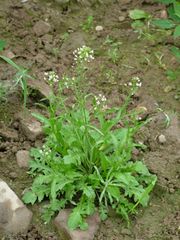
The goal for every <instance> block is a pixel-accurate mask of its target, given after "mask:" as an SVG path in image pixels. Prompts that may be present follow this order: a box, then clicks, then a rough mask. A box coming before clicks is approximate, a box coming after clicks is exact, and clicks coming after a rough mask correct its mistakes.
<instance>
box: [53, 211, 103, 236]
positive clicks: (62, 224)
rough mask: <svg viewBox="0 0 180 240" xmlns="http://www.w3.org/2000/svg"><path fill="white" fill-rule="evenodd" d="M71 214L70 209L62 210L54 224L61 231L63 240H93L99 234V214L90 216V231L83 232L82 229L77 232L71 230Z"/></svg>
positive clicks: (88, 220)
mask: <svg viewBox="0 0 180 240" xmlns="http://www.w3.org/2000/svg"><path fill="white" fill-rule="evenodd" d="M69 214H70V209H65V210H61V211H60V212H59V214H58V216H57V217H56V218H55V220H54V223H55V225H56V227H57V229H58V231H59V234H60V236H62V239H66V240H93V239H94V235H95V233H96V232H97V230H98V228H99V224H100V218H99V215H98V214H97V213H95V214H94V215H93V216H89V217H88V218H87V223H88V225H89V228H88V230H86V231H82V230H80V229H77V230H69V229H68V226H67V220H68V217H69Z"/></svg>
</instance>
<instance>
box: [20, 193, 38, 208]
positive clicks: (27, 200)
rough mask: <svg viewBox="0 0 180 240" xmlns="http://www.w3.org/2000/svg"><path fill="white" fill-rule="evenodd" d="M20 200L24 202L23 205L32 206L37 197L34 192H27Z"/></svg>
mask: <svg viewBox="0 0 180 240" xmlns="http://www.w3.org/2000/svg"><path fill="white" fill-rule="evenodd" d="M22 200H23V201H24V203H31V204H32V205H33V204H34V203H35V202H36V200H37V196H36V194H35V193H34V192H32V191H28V192H26V193H25V194H24V196H23V197H22Z"/></svg>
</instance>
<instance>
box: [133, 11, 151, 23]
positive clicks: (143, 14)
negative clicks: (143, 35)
mask: <svg viewBox="0 0 180 240" xmlns="http://www.w3.org/2000/svg"><path fill="white" fill-rule="evenodd" d="M149 16H150V15H149V14H148V13H146V12H145V11H143V10H140V9H134V10H131V11H129V17H130V18H131V19H133V20H139V19H146V18H148V17H149Z"/></svg>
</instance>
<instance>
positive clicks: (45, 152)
mask: <svg viewBox="0 0 180 240" xmlns="http://www.w3.org/2000/svg"><path fill="white" fill-rule="evenodd" d="M39 152H40V153H41V154H43V155H44V156H48V155H49V154H51V149H50V148H49V147H47V146H46V145H43V146H42V149H41V150H39Z"/></svg>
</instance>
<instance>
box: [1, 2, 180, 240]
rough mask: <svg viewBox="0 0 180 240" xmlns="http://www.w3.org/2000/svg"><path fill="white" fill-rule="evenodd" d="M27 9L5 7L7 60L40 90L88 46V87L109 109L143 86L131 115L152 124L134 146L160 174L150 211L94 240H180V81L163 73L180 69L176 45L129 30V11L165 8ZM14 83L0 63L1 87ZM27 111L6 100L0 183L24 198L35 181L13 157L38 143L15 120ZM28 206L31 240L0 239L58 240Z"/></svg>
mask: <svg viewBox="0 0 180 240" xmlns="http://www.w3.org/2000/svg"><path fill="white" fill-rule="evenodd" d="M22 2H23V1H20V0H12V1H10V0H6V1H4V0H0V39H3V40H5V41H6V43H7V45H6V49H5V52H4V54H7V55H8V54H10V55H11V56H12V54H13V56H12V57H13V60H14V61H15V62H16V63H17V64H19V65H22V66H24V67H26V68H28V69H29V70H30V74H31V75H32V76H34V78H35V79H36V81H37V82H38V83H39V85H41V84H43V83H42V82H43V81H44V79H43V75H44V72H45V71H50V70H54V71H56V72H57V73H58V74H59V76H62V74H63V73H64V72H67V71H68V69H70V67H71V65H72V62H73V55H72V52H73V50H75V49H76V48H77V47H79V46H81V45H84V44H86V45H87V46H90V47H91V48H92V49H94V51H95V60H94V62H93V63H92V64H91V65H92V66H91V67H92V72H91V74H90V76H89V81H88V84H89V86H90V88H91V91H93V92H94V93H100V92H103V93H104V94H105V95H106V96H107V98H108V103H109V105H112V106H114V105H115V106H118V105H120V104H121V103H122V101H123V99H124V97H125V96H126V93H127V92H126V89H125V88H124V83H127V82H128V81H129V80H130V79H131V78H132V77H134V76H138V77H139V78H140V79H141V80H142V87H141V89H140V90H139V91H138V93H137V95H135V96H134V98H133V101H132V103H131V104H132V106H131V108H132V107H137V106H143V107H146V109H147V112H146V116H145V117H151V118H152V120H151V121H150V123H149V124H148V125H146V126H145V127H143V128H142V129H141V131H140V132H139V133H138V135H137V136H136V138H137V141H141V142H143V143H144V144H146V146H147V148H146V150H144V151H142V152H141V151H140V152H139V151H135V152H134V153H133V157H134V158H136V159H142V160H143V161H144V162H145V163H146V164H147V166H148V168H149V170H150V171H151V172H152V173H154V174H157V177H158V182H157V184H156V187H155V189H154V190H153V192H152V194H151V199H150V204H149V206H148V207H147V208H145V209H142V208H140V209H139V210H138V214H137V215H136V216H132V217H131V227H130V228H129V229H128V228H127V226H126V223H125V222H124V221H123V220H122V219H121V218H119V217H117V216H116V215H114V214H112V215H110V216H109V218H108V220H106V221H105V222H102V223H101V225H100V228H99V231H98V233H97V234H96V236H95V240H122V239H123V240H178V239H179V237H180V211H179V210H180V209H179V206H180V200H179V193H180V191H179V187H180V182H179V176H180V175H179V169H180V167H179V164H180V148H179V146H180V129H179V110H180V104H179V93H180V79H178V78H177V79H176V80H169V79H168V78H167V76H166V73H165V72H166V71H165V68H166V69H173V70H177V69H178V67H179V65H178V62H177V60H176V59H175V57H174V56H173V55H172V54H171V52H170V48H171V47H172V45H173V44H175V45H176V46H178V44H179V43H178V41H177V42H174V41H173V39H172V38H171V36H167V33H165V32H158V31H154V32H153V34H152V36H151V37H147V36H142V37H141V38H138V36H139V34H138V33H135V32H134V31H133V29H132V28H131V22H132V21H131V19H130V18H129V17H128V11H129V10H131V9H134V8H140V9H143V10H145V11H148V12H149V13H150V14H152V15H153V16H156V17H158V16H161V11H162V10H163V6H162V5H159V4H157V3H154V1H150V0H149V1H143V0H141V1H140V0H116V1H113V0H111V1H109V0H104V1H101V2H103V3H97V2H98V1H82V2H83V3H82V4H80V3H78V4H77V3H75V1H70V2H72V3H70V4H67V5H66V4H64V5H63V6H62V5H61V4H59V3H55V1H53V0H51V1H50V0H49V1H43V0H29V1H26V2H25V3H22ZM57 2H58V1H57ZM79 2H81V1H79ZM89 15H92V16H93V18H94V21H93V28H92V29H90V30H89V31H87V32H85V31H83V30H82V27H81V24H83V23H84V22H85V21H86V19H87V17H88V16H89ZM119 17H121V18H119ZM39 20H42V21H45V22H48V23H49V25H50V29H49V30H48V31H47V32H46V30H47V29H46V30H45V32H44V33H43V34H39V33H37V31H36V30H35V28H34V25H35V24H36V23H37V22H38V21H39ZM98 25H99V26H102V27H103V30H102V31H96V30H95V27H96V26H98ZM38 31H43V30H42V29H38ZM108 36H109V37H110V38H111V39H113V41H114V42H116V43H117V42H119V47H118V56H119V57H118V60H116V61H115V63H113V61H112V59H111V58H110V57H108V49H110V48H111V47H112V45H111V43H108V41H107V37H108ZM157 54H159V55H158V56H160V55H162V56H163V58H162V62H163V64H164V65H163V66H165V68H164V67H163V66H162V64H160V63H159V61H158V58H157ZM13 76H14V70H13V69H12V68H11V67H10V66H8V65H7V64H6V63H4V62H3V61H0V81H2V82H3V83H5V84H6V83H7V84H11V81H12V80H13ZM42 88H43V87H42ZM41 90H42V89H41ZM67 94H68V93H67ZM39 100H40V98H39V97H38V95H37V94H35V93H34V92H33V91H32V92H31V95H30V97H29V99H28V104H27V108H28V110H27V111H29V110H31V112H32V111H34V110H37V105H36V103H37V102H38V101H39ZM23 112H24V110H23V100H22V97H21V93H20V91H19V89H18V88H17V89H15V90H14V92H11V93H9V95H8V96H7V99H6V101H2V102H0V137H1V138H0V178H1V179H3V180H4V181H6V182H7V184H8V185H9V186H10V187H11V188H12V189H13V191H14V192H15V193H16V194H17V195H18V196H19V197H20V198H21V197H22V193H23V191H24V190H25V189H26V188H27V187H30V186H31V183H32V179H31V178H30V176H29V175H28V173H27V172H26V170H23V169H20V168H19V167H18V165H17V163H16V158H15V154H16V152H17V151H18V150H22V149H26V150H30V148H31V147H33V146H38V145H40V144H41V141H39V140H36V141H29V140H28V139H26V137H25V136H24V135H23V132H22V131H21V130H20V128H19V119H18V114H19V113H23ZM167 116H168V118H169V119H170V124H169V125H168V124H167ZM143 117H144V116H143ZM159 135H164V136H165V141H164V142H163V143H162V142H161V143H160V142H159V140H158V137H159ZM28 207H29V208H30V209H31V210H32V211H33V213H34V214H33V222H32V226H30V228H29V230H28V233H24V234H20V235H17V236H12V235H11V236H0V237H1V239H3V240H10V239H12V240H15V239H17V240H21V239H32V240H33V239H45V240H46V239H49V240H50V239H54V240H55V239H60V240H61V236H60V235H58V234H57V232H56V229H54V227H53V224H48V225H44V224H43V222H42V220H41V218H40V215H41V207H42V206H41V205H38V204H35V205H34V206H32V207H31V206H28ZM0 235H1V234H0ZM62 240H63V239H62Z"/></svg>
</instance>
